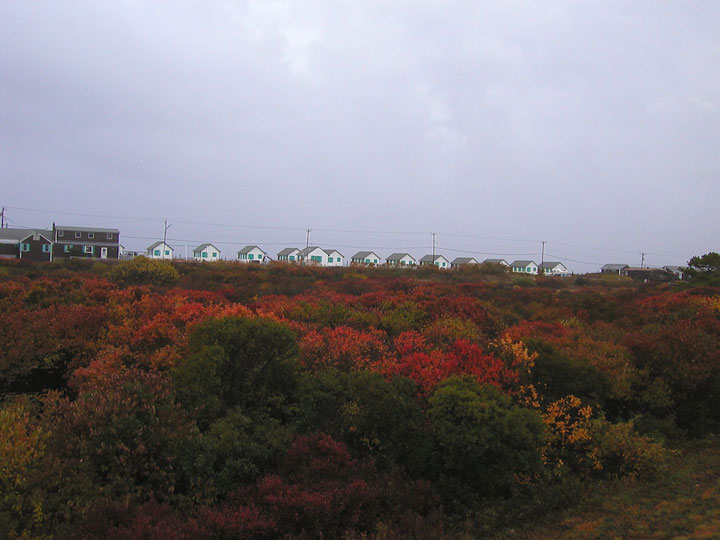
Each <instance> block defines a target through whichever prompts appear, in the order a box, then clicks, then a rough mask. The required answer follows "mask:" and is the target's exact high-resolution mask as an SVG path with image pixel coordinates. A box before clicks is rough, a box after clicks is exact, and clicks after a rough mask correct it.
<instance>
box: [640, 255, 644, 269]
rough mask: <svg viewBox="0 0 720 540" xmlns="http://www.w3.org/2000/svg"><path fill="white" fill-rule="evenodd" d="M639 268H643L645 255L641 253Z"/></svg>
mask: <svg viewBox="0 0 720 540" xmlns="http://www.w3.org/2000/svg"><path fill="white" fill-rule="evenodd" d="M640 255H641V259H640V268H645V253H641V254H640Z"/></svg>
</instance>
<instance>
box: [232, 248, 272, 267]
mask: <svg viewBox="0 0 720 540" xmlns="http://www.w3.org/2000/svg"><path fill="white" fill-rule="evenodd" d="M237 260H238V262H241V263H254V264H261V263H264V262H267V253H265V252H264V251H263V250H262V249H260V248H259V247H257V246H245V247H244V248H242V249H241V250H240V251H238V252H237Z"/></svg>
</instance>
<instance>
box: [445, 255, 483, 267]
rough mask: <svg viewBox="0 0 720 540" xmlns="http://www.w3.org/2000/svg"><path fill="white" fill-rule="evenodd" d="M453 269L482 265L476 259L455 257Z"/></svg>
mask: <svg viewBox="0 0 720 540" xmlns="http://www.w3.org/2000/svg"><path fill="white" fill-rule="evenodd" d="M450 264H451V265H452V267H453V268H458V267H460V266H466V265H468V264H480V263H479V262H478V260H477V259H476V258H475V257H455V259H453V261H452V263H450Z"/></svg>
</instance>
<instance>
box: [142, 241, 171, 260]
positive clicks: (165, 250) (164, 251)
mask: <svg viewBox="0 0 720 540" xmlns="http://www.w3.org/2000/svg"><path fill="white" fill-rule="evenodd" d="M174 251H175V250H174V249H173V247H172V246H171V245H169V244H166V243H165V242H163V241H159V242H154V243H152V244H150V245H149V246H148V247H147V249H146V250H145V253H146V255H147V256H148V258H150V259H172V258H173V252H174Z"/></svg>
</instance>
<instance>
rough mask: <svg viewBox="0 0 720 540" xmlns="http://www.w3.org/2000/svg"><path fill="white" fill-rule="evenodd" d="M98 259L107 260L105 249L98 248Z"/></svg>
mask: <svg viewBox="0 0 720 540" xmlns="http://www.w3.org/2000/svg"><path fill="white" fill-rule="evenodd" d="M100 258H101V259H107V248H106V247H104V248H100Z"/></svg>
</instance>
